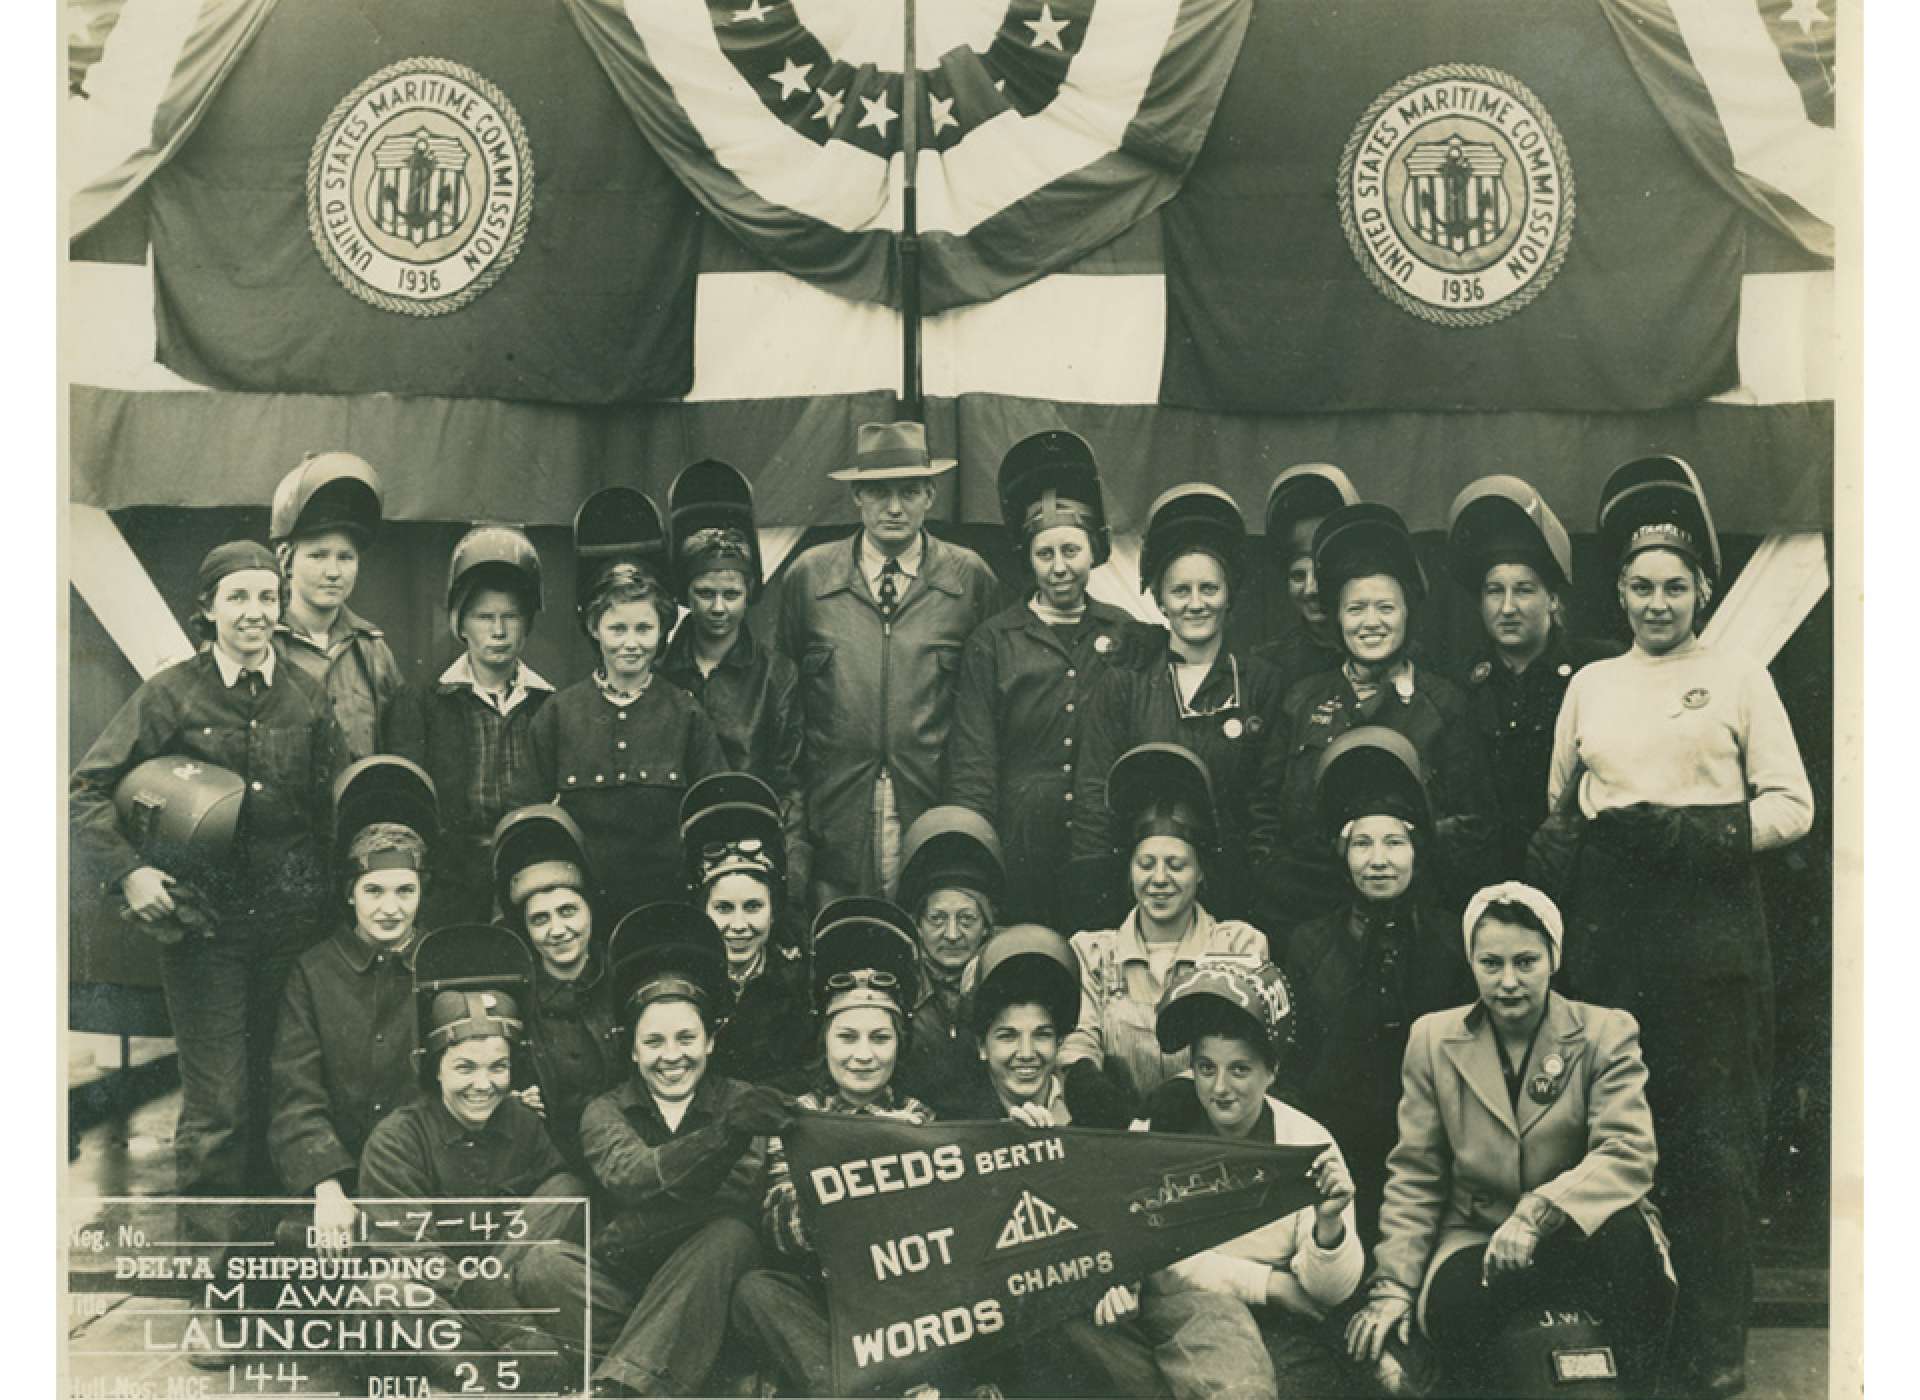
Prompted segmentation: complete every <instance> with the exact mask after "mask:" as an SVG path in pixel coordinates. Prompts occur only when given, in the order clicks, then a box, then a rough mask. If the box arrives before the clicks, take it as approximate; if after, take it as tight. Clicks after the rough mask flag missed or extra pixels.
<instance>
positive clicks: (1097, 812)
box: [1063, 632, 1282, 931]
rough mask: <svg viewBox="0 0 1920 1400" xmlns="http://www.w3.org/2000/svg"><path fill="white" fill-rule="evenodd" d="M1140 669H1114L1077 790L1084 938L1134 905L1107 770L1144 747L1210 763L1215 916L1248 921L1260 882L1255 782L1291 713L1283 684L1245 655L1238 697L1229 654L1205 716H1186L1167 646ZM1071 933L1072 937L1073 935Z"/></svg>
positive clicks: (1076, 908)
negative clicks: (1252, 872)
mask: <svg viewBox="0 0 1920 1400" xmlns="http://www.w3.org/2000/svg"><path fill="white" fill-rule="evenodd" d="M1165 635H1166V634H1165V633H1164V632H1163V633H1161V634H1160V636H1161V638H1162V643H1161V647H1160V650H1159V652H1158V654H1157V655H1155V656H1153V657H1152V659H1150V660H1147V661H1145V662H1144V663H1142V664H1141V665H1140V666H1138V667H1128V668H1124V669H1116V670H1114V671H1113V672H1112V673H1111V674H1110V677H1109V680H1108V683H1107V684H1105V685H1103V686H1101V687H1100V692H1099V694H1098V695H1097V696H1096V697H1095V700H1094V704H1093V712H1092V715H1091V716H1090V718H1089V721H1088V724H1087V728H1086V733H1085V741H1084V743H1083V745H1082V752H1081V755H1080V765H1079V771H1078V772H1077V773H1076V774H1075V775H1074V786H1073V865H1074V868H1073V873H1072V881H1073V898H1074V901H1075V902H1074V904H1073V906H1072V907H1071V909H1070V910H1069V913H1070V914H1073V913H1078V915H1079V917H1077V918H1070V919H1069V920H1068V926H1069V927H1070V928H1071V929H1073V930H1075V931H1078V930H1081V929H1099V928H1113V927H1115V926H1116V925H1118V924H1119V922H1120V920H1121V919H1122V918H1124V917H1125V916H1126V913H1127V911H1128V909H1130V908H1131V907H1132V903H1133V900H1132V896H1131V895H1130V894H1129V892H1128V888H1127V875H1126V864H1127V856H1128V852H1127V851H1126V850H1125V849H1124V846H1125V844H1126V841H1127V833H1125V832H1122V831H1118V830H1116V829H1115V828H1114V826H1113V821H1112V817H1111V816H1110V814H1109V813H1108V811H1107V770H1108V769H1109V768H1111V767H1112V766H1113V762H1114V760H1115V759H1117V758H1119V757H1120V755H1121V754H1123V753H1125V752H1126V751H1127V750H1128V749H1131V748H1133V747H1134V746H1135V745H1137V744H1146V743H1154V742H1162V743H1174V744H1184V745H1185V746H1186V747H1187V748H1189V749H1191V750H1193V752H1194V753H1196V754H1198V755H1199V757H1200V760H1201V762H1203V763H1205V764H1206V765H1207V773H1208V775H1209V776H1210V777H1211V778H1212V780H1213V800H1214V806H1215V807H1216V808H1217V809H1218V812H1219V818H1220V851H1219V852H1218V854H1217V855H1216V856H1215V857H1214V858H1213V859H1212V860H1210V861H1204V862H1203V869H1204V873H1205V877H1206V881H1207V885H1206V889H1205V891H1204V892H1203V893H1202V896H1201V897H1202V899H1203V900H1204V901H1205V903H1206V906H1207V908H1208V909H1209V910H1211V911H1213V912H1214V914H1215V915H1216V916H1217V917H1219V918H1222V919H1238V918H1245V917H1247V915H1248V913H1249V912H1250V903H1251V900H1250V895H1251V892H1252V891H1251V888H1250V885H1251V882H1250V880H1249V879H1248V872H1247V831H1248V825H1249V822H1248V819H1249V809H1250V805H1251V803H1252V800H1253V793H1254V779H1255V777H1256V776H1257V775H1258V773H1259V772H1260V767H1261V762H1262V760H1263V758H1264V757H1265V755H1266V754H1267V753H1268V752H1269V750H1270V749H1271V748H1272V747H1273V744H1274V742H1276V741H1277V736H1278V735H1279V733H1280V730H1281V722H1282V711H1281V703H1280V702H1281V695H1280V686H1279V681H1280V677H1279V675H1278V673H1276V672H1275V671H1274V670H1273V669H1272V668H1271V667H1270V666H1268V665H1267V664H1266V663H1265V662H1264V661H1258V660H1254V659H1252V658H1250V657H1246V656H1242V657H1240V701H1241V703H1240V704H1239V705H1238V706H1234V707H1230V708H1220V709H1218V710H1217V711H1216V712H1214V713H1207V712H1208V711H1215V707H1217V706H1221V707H1224V706H1225V705H1226V701H1227V700H1228V698H1229V697H1230V696H1231V695H1232V693H1233V676H1232V659H1233V656H1234V653H1233V652H1231V651H1229V650H1228V649H1226V648H1222V649H1221V651H1220V655H1219V656H1218V657H1217V658H1215V660H1214V664H1213V669H1212V670H1211V671H1209V672H1208V673H1207V676H1206V679H1205V680H1203V681H1201V682H1200V688H1199V689H1198V690H1196V691H1195V692H1194V696H1193V705H1192V708H1193V709H1195V710H1198V711H1200V712H1201V714H1200V715H1199V716H1196V717H1192V718H1182V717H1181V714H1180V702H1179V700H1178V698H1177V697H1176V695H1175V693H1174V688H1173V686H1174V683H1173V675H1172V672H1171V671H1170V669H1169V665H1170V663H1171V661H1172V659H1173V654H1172V652H1171V651H1169V650H1168V649H1167V647H1166V644H1165V640H1164V639H1165ZM1063 931H1064V930H1063Z"/></svg>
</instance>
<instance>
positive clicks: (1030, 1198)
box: [994, 1191, 1080, 1250]
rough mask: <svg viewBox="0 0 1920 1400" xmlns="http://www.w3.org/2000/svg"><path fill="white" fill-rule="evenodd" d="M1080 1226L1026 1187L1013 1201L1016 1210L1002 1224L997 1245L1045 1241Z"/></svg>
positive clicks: (997, 1246) (1008, 1247) (1014, 1246)
mask: <svg viewBox="0 0 1920 1400" xmlns="http://www.w3.org/2000/svg"><path fill="white" fill-rule="evenodd" d="M1079 1228H1080V1227H1079V1226H1078V1225H1076V1224H1074V1223H1073V1222H1072V1221H1071V1220H1069V1219H1067V1217H1066V1216H1064V1215H1062V1214H1061V1213H1060V1212H1059V1211H1058V1210H1056V1209H1054V1208H1053V1207H1052V1206H1050V1205H1048V1204H1047V1203H1046V1202H1045V1201H1043V1200H1041V1199H1040V1198H1039V1197H1038V1196H1036V1195H1034V1194H1033V1192H1031V1191H1022V1192H1021V1193H1020V1199H1019V1200H1017V1201H1015V1202H1014V1203H1013V1213H1012V1214H1011V1215H1009V1216H1008V1217H1007V1223H1006V1224H1004V1225H1002V1226H1001V1227H1000V1239H999V1241H998V1243H996V1244H995V1245H994V1248H995V1249H996V1250H1000V1249H1019V1248H1021V1247H1022V1246H1023V1245H1030V1244H1042V1243H1044V1242H1045V1241H1047V1240H1050V1239H1052V1238H1054V1236H1056V1235H1064V1234H1066V1233H1067V1232H1068V1231H1069V1230H1078V1229H1079Z"/></svg>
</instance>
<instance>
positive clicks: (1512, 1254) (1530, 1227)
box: [1480, 1215, 1540, 1283]
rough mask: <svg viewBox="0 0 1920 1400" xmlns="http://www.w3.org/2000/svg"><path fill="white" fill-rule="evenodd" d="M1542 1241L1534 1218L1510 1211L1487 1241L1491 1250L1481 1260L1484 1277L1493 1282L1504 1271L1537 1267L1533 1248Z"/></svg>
mask: <svg viewBox="0 0 1920 1400" xmlns="http://www.w3.org/2000/svg"><path fill="white" fill-rule="evenodd" d="M1539 1243H1540V1231H1539V1230H1538V1229H1537V1228H1536V1227H1535V1226H1534V1224H1533V1222H1532V1221H1530V1220H1522V1219H1521V1218H1520V1217H1519V1216H1518V1215H1509V1216H1508V1217H1507V1218H1506V1220H1505V1221H1504V1222H1502V1224H1501V1226H1500V1228H1499V1229H1498V1230H1495V1231H1494V1232H1493V1238H1492V1239H1490V1240H1488V1241H1487V1252H1486V1255H1485V1257H1484V1258H1483V1259H1482V1260H1481V1264H1480V1281H1481V1282H1482V1283H1489V1282H1491V1281H1492V1280H1494V1279H1496V1278H1498V1277H1499V1276H1500V1275H1501V1274H1517V1273H1519V1272H1520V1271H1521V1270H1522V1269H1530V1268H1532V1267H1533V1251H1534V1248H1535V1247H1536V1246H1537V1245H1538V1244H1539Z"/></svg>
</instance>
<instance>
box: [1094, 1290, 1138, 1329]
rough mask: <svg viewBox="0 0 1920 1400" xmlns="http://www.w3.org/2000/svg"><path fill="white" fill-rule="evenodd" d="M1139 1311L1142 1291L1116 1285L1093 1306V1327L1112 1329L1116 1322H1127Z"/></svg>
mask: <svg viewBox="0 0 1920 1400" xmlns="http://www.w3.org/2000/svg"><path fill="white" fill-rule="evenodd" d="M1139 1311H1140V1290H1139V1289H1138V1288H1137V1287H1136V1288H1129V1287H1127V1285H1126V1284H1124V1283H1116V1284H1115V1285H1114V1286H1113V1287H1111V1288H1109V1289H1108V1290H1107V1293H1106V1296H1105V1297H1104V1298H1102V1299H1101V1300H1100V1301H1099V1302H1098V1303H1095V1304H1094V1305H1093V1325H1094V1326H1096V1327H1111V1326H1113V1325H1114V1324H1115V1323H1116V1322H1125V1321H1126V1320H1127V1319H1128V1318H1130V1317H1133V1316H1134V1315H1135V1314H1137V1313H1138V1312H1139Z"/></svg>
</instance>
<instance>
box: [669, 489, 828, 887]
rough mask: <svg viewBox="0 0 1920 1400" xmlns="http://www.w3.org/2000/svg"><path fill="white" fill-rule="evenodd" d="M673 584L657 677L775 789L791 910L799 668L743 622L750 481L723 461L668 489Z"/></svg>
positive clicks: (805, 874) (800, 842) (807, 864)
mask: <svg viewBox="0 0 1920 1400" xmlns="http://www.w3.org/2000/svg"><path fill="white" fill-rule="evenodd" d="M667 516H668V529H669V532H670V534H671V536H672V556H673V587H674V593H675V595H676V596H677V597H678V598H679V600H680V602H681V603H683V604H685V605H686V608H687V616H686V618H685V619H684V620H683V621H682V622H681V624H680V626H679V627H677V628H675V629H674V633H673V640H672V641H670V642H668V643H667V649H666V651H665V652H664V653H663V654H662V655H661V657H660V674H661V675H663V676H665V677H666V678H667V679H668V680H670V681H672V682H673V683H674V684H675V685H677V686H679V687H680V688H681V689H682V690H684V691H686V692H687V693H688V694H689V695H691V696H693V697H694V699H696V700H698V701H699V702H700V706H701V708H702V709H704V710H705V711H706V715H707V718H708V719H709V720H710V721H711V722H712V724H713V732H714V737H715V738H716V739H718V740H719V741H720V752H721V754H722V755H723V756H724V758H725V760H726V767H727V768H729V769H731V770H733V771H734V772H738V773H751V774H753V775H754V776H755V777H757V778H759V779H760V780H761V781H762V782H764V783H766V784H767V785H768V786H769V787H771V788H772V789H773V791H774V792H775V793H776V794H777V795H778V797H779V802H780V815H781V826H782V829H783V831H784V833H785V835H784V838H783V845H784V847H785V850H786V857H785V865H784V866H783V873H784V875H785V878H786V880H787V889H788V893H789V896H790V898H791V900H792V902H793V903H794V904H795V906H796V907H804V905H805V902H806V895H807V885H808V883H809V881H810V880H811V879H812V877H813V849H812V847H810V846H809V845H808V844H807V837H806V832H807V808H806V787H805V785H804V784H803V783H802V782H801V780H800V740H801V719H800V700H799V688H800V673H799V671H798V670H797V669H796V668H795V666H794V663H793V661H792V660H791V659H790V658H788V657H786V656H784V655H782V654H781V653H780V652H778V651H776V650H775V649H774V648H772V647H770V646H767V645H765V644H764V643H763V642H761V641H760V640H759V639H758V638H756V637H755V636H754V635H753V629H752V628H751V627H749V626H748V625H747V609H748V608H749V607H750V606H751V605H752V604H753V602H754V600H755V599H757V598H758V597H759V596H760V590H761V588H762V586H763V580H762V570H761V567H760V536H759V532H758V530H757V529H756V528H755V525H754V518H753V485H752V483H750V482H749V481H748V480H747V479H746V478H745V477H744V476H742V475H741V474H740V473H739V472H738V471H736V470H735V469H734V468H733V467H731V466H729V465H728V464H727V463H725V462H716V461H712V460H707V461H701V462H695V463H694V464H693V465H692V466H690V467H688V468H687V469H686V470H685V471H683V472H681V473H680V475H678V476H677V477H675V478H674V479H673V486H672V488H671V489H670V490H669V491H668V493H667Z"/></svg>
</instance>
